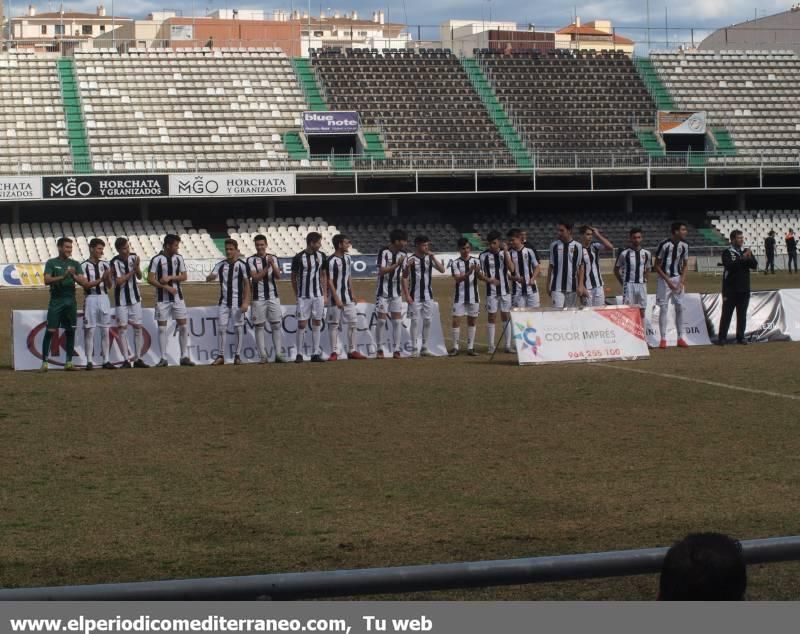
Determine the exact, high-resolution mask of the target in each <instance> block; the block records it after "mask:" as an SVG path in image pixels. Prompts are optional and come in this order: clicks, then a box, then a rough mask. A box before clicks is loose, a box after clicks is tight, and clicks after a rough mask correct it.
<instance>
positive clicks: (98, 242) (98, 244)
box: [89, 238, 106, 249]
mask: <svg viewBox="0 0 800 634" xmlns="http://www.w3.org/2000/svg"><path fill="white" fill-rule="evenodd" d="M104 246H106V243H105V242H103V241H102V240H101V239H100V238H92V239H91V240H89V248H90V249H94V248H95V247H104Z"/></svg>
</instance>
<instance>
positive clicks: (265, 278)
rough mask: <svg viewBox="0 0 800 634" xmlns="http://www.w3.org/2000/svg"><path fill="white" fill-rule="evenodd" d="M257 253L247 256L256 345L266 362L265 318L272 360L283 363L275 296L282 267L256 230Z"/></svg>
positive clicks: (279, 303) (276, 298)
mask: <svg viewBox="0 0 800 634" xmlns="http://www.w3.org/2000/svg"><path fill="white" fill-rule="evenodd" d="M253 242H254V243H255V246H256V254H255V255H251V256H250V257H249V258H247V268H248V269H249V270H250V281H251V283H252V287H251V289H250V290H251V291H252V293H251V296H252V301H251V304H250V306H251V309H250V311H251V316H252V319H253V328H254V329H255V337H256V347H258V354H259V356H260V358H261V363H266V362H267V358H268V357H267V348H266V345H265V342H264V340H265V333H266V329H267V322H269V326H270V328H271V329H272V347H273V348H274V349H275V363H285V362H286V359H285V358H284V357H283V355H282V354H281V348H282V341H281V338H282V323H283V314H282V312H281V300H280V299H279V298H278V285H277V284H276V283H275V281H276V280H279V279H281V269H280V266H279V264H278V258H277V256H274V255H271V254H269V253H267V237H266V236H264V235H261V234H258V235H257V236H256V237H255V238H253Z"/></svg>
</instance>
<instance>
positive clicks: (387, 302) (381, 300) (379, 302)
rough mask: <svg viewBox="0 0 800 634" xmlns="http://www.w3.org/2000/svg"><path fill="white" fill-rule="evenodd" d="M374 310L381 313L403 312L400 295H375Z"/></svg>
mask: <svg viewBox="0 0 800 634" xmlns="http://www.w3.org/2000/svg"><path fill="white" fill-rule="evenodd" d="M375 312H376V313H379V314H381V315H386V314H389V313H402V312H403V298H402V297H377V298H375Z"/></svg>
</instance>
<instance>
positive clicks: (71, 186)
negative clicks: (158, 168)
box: [42, 174, 169, 200]
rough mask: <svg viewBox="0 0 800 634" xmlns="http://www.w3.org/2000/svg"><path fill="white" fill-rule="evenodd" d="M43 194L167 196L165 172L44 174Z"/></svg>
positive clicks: (71, 197) (67, 196) (66, 197)
mask: <svg viewBox="0 0 800 634" xmlns="http://www.w3.org/2000/svg"><path fill="white" fill-rule="evenodd" d="M42 194H43V196H44V198H46V199H47V198H57V199H64V200H85V199H87V198H158V197H166V196H169V177H168V176H167V175H166V174H118V175H105V174H104V175H103V176H45V177H43V178H42Z"/></svg>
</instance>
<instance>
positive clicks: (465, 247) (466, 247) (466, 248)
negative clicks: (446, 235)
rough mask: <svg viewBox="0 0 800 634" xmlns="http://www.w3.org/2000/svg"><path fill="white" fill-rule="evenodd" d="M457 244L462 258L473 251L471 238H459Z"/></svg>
mask: <svg viewBox="0 0 800 634" xmlns="http://www.w3.org/2000/svg"><path fill="white" fill-rule="evenodd" d="M456 246H457V247H458V252H459V253H460V254H461V257H462V258H466V257H469V254H470V252H471V251H472V245H471V244H470V243H469V240H467V239H466V238H459V239H458V242H456Z"/></svg>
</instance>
